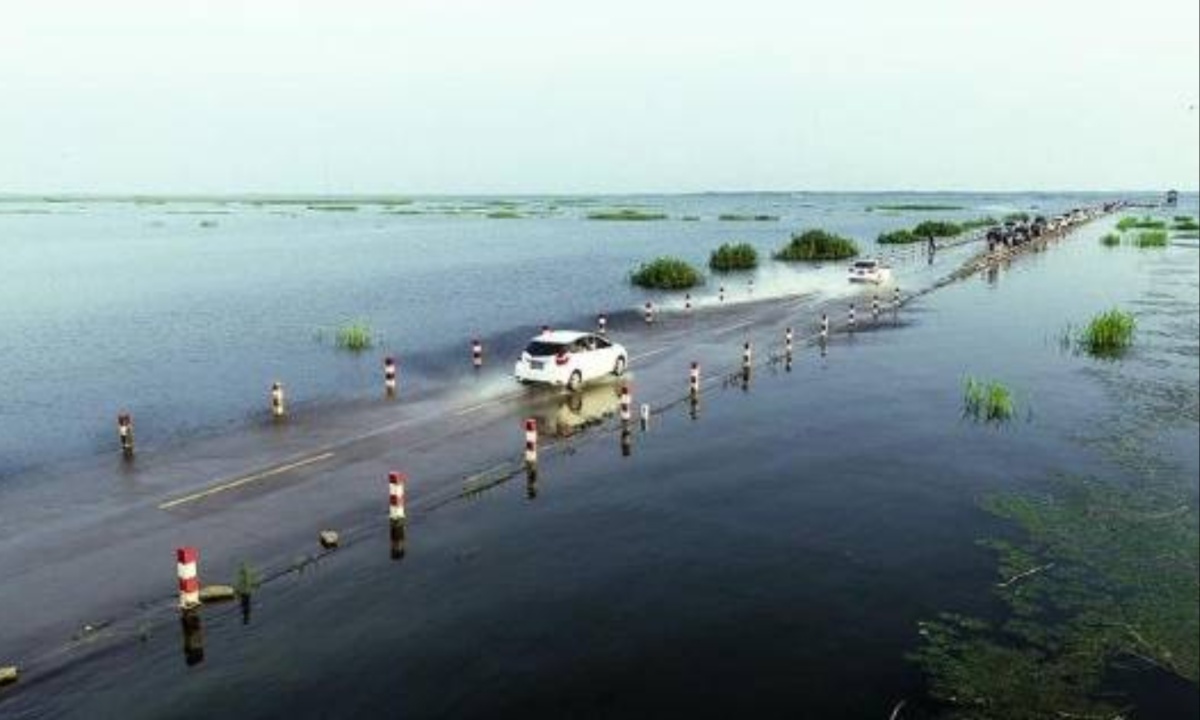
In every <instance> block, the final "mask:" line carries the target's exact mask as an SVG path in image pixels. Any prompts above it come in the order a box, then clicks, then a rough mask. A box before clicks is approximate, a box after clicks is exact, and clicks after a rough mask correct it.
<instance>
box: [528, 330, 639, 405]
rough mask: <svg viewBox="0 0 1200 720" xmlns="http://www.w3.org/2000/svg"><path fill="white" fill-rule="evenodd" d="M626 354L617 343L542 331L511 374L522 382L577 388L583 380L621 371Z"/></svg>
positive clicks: (588, 335) (574, 333) (569, 332)
mask: <svg viewBox="0 0 1200 720" xmlns="http://www.w3.org/2000/svg"><path fill="white" fill-rule="evenodd" d="M628 363H629V354H628V353H627V352H626V351H625V347H624V346H623V345H621V344H620V343H615V342H612V341H610V340H609V339H608V338H605V337H603V336H601V335H596V334H594V333H586V332H577V331H575V330H553V331H548V332H544V333H542V334H541V335H538V336H537V337H535V338H533V339H532V340H530V341H529V345H527V346H525V351H524V352H523V353H521V359H520V360H518V361H517V364H516V366H515V367H514V368H513V375H514V376H516V378H517V380H518V381H520V382H522V383H540V384H545V385H557V386H561V387H565V388H567V389H568V390H572V391H574V390H578V389H579V388H580V387H582V386H583V384H584V383H585V382H588V381H589V380H595V379H597V378H602V377H604V376H606V375H616V376H620V375H623V374H624V373H625V366H626V365H627V364H628Z"/></svg>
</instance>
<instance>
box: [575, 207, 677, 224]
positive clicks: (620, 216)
mask: <svg viewBox="0 0 1200 720" xmlns="http://www.w3.org/2000/svg"><path fill="white" fill-rule="evenodd" d="M587 219H588V220H617V221H632V222H644V221H647V220H666V219H667V214H666V213H662V212H656V211H647V210H637V209H635V208H620V209H617V210H597V211H596V212H591V213H588V214H587Z"/></svg>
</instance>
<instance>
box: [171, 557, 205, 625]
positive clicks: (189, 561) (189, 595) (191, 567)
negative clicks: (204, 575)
mask: <svg viewBox="0 0 1200 720" xmlns="http://www.w3.org/2000/svg"><path fill="white" fill-rule="evenodd" d="M199 561H200V551H199V550H197V549H196V548H194V547H186V546H185V547H181V548H177V549H176V550H175V575H176V576H177V577H178V578H179V609H180V610H182V611H184V612H187V611H188V610H192V609H194V608H196V607H198V606H199V605H200V576H199V573H198V572H197V570H196V565H197V563H199Z"/></svg>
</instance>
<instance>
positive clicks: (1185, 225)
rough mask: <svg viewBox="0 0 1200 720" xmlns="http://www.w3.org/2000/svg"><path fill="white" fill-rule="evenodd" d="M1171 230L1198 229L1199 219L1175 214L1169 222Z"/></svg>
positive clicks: (1199, 227) (1199, 228)
mask: <svg viewBox="0 0 1200 720" xmlns="http://www.w3.org/2000/svg"><path fill="white" fill-rule="evenodd" d="M1171 229H1172V230H1200V221H1197V220H1196V218H1194V217H1191V216H1189V215H1176V216H1175V218H1174V220H1173V222H1172V223H1171Z"/></svg>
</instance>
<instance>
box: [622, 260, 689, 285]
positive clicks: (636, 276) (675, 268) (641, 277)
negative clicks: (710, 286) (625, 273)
mask: <svg viewBox="0 0 1200 720" xmlns="http://www.w3.org/2000/svg"><path fill="white" fill-rule="evenodd" d="M629 280H630V282H632V283H633V284H634V285H637V286H638V287H644V288H654V289H656V290H684V289H686V288H690V287H694V286H696V285H699V284H700V283H701V281H702V280H703V278H702V276H701V275H700V272H699V271H697V270H696V268H694V267H692V266H691V265H689V264H688V263H687V262H686V261H684V260H680V259H679V258H673V257H660V258H657V259H655V260H652V261H651V262H649V263H643V264H642V265H641V266H640V267H638V269H637V270H635V271H633V273H631V274H630V276H629Z"/></svg>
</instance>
